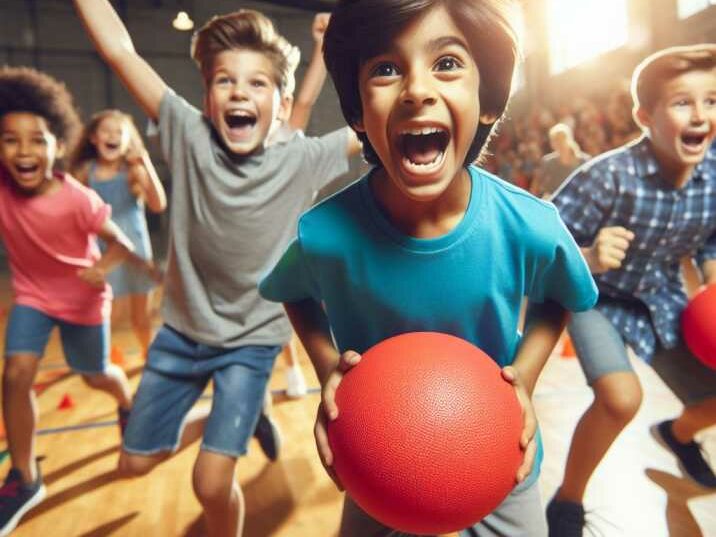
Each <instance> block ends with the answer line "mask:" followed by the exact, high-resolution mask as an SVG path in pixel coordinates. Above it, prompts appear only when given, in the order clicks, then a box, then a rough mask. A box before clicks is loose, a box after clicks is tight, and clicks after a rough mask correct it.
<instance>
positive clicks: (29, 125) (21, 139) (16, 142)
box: [0, 112, 63, 195]
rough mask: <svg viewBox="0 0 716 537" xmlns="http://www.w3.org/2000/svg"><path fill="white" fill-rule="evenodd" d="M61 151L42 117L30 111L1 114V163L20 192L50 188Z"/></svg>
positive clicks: (36, 192) (34, 191)
mask: <svg viewBox="0 0 716 537" xmlns="http://www.w3.org/2000/svg"><path fill="white" fill-rule="evenodd" d="M62 151H63V149H62V145H61V144H58V142H57V138H56V137H55V135H54V134H52V132H51V131H50V128H49V126H48V124H47V121H46V120H45V118H43V117H41V116H38V115H36V114H32V113H29V112H10V113H9V114H5V115H4V116H3V117H2V118H0V163H2V165H3V166H4V167H5V169H6V170H7V171H8V172H9V174H10V177H11V178H12V181H13V183H15V185H16V186H17V187H18V188H19V189H20V190H21V191H22V192H24V193H26V194H30V195H35V194H42V193H43V192H45V191H46V190H47V189H48V188H49V186H50V184H51V180H52V170H53V166H54V164H55V159H56V158H58V157H61V156H62Z"/></svg>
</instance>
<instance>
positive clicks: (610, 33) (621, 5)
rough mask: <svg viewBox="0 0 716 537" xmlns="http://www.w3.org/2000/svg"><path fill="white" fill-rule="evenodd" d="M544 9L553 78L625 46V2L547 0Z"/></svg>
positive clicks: (626, 27)
mask: <svg viewBox="0 0 716 537" xmlns="http://www.w3.org/2000/svg"><path fill="white" fill-rule="evenodd" d="M706 1H708V0H706ZM547 9H548V12H547V17H548V19H547V26H548V31H549V56H550V70H551V72H552V74H556V73H560V72H562V71H565V70H567V69H569V68H571V67H574V66H576V65H579V64H580V63H582V62H585V61H587V60H589V59H591V58H593V57H595V56H598V55H599V54H602V53H604V52H607V51H610V50H614V49H616V48H619V47H620V46H622V45H624V44H625V43H626V42H627V38H628V36H629V24H628V23H629V21H628V10H627V2H626V0H580V1H579V2H575V1H574V0H547Z"/></svg>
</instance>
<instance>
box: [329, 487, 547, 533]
mask: <svg viewBox="0 0 716 537" xmlns="http://www.w3.org/2000/svg"><path fill="white" fill-rule="evenodd" d="M546 536H547V522H546V520H545V514H544V509H543V508H542V499H541V497H540V493H539V486H538V485H537V481H535V482H533V483H532V484H531V485H529V486H528V487H524V488H523V487H520V486H518V487H515V489H514V490H513V491H512V492H511V493H510V495H509V496H507V498H505V499H504V501H503V502H502V503H501V504H500V505H498V506H497V509H495V510H494V511H493V512H492V513H490V514H489V515H487V516H486V517H485V518H483V519H482V520H481V521H480V522H479V523H478V524H475V525H474V526H472V527H471V528H468V529H465V530H462V531H461V532H460V537H546ZM338 537H412V536H411V535H410V534H407V533H401V532H399V531H396V530H393V529H391V528H388V527H387V526H384V525H383V524H381V523H380V522H378V521H377V520H375V519H374V518H372V517H371V516H370V515H368V514H367V513H366V512H365V511H363V510H362V509H361V508H360V507H358V505H356V503H355V502H354V501H353V500H352V499H351V498H350V497H349V496H348V495H347V494H346V497H345V501H344V502H343V516H342V517H341V529H340V531H339V532H338Z"/></svg>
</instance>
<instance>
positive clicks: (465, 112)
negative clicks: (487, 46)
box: [354, 7, 489, 201]
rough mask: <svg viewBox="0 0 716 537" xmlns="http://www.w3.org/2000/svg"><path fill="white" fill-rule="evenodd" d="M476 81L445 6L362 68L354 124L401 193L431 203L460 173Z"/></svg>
mask: <svg viewBox="0 0 716 537" xmlns="http://www.w3.org/2000/svg"><path fill="white" fill-rule="evenodd" d="M479 84H480V77H479V73H478V70H477V65H476V64H475V61H474V60H473V58H472V54H471V52H470V49H469V46H468V41H467V39H466V38H465V36H464V35H463V33H462V32H461V31H460V30H459V29H458V27H457V26H456V25H455V23H454V22H453V20H452V18H451V17H450V15H449V14H448V13H447V11H446V10H445V9H444V8H443V7H437V8H435V9H432V10H431V11H429V12H427V13H426V14H425V15H424V16H422V17H420V18H419V19H416V20H415V21H413V22H412V23H411V24H409V25H408V26H407V27H406V28H404V29H403V31H401V32H400V33H399V34H398V35H397V36H396V38H395V39H394V40H393V41H392V42H391V48H390V49H389V50H387V51H385V52H384V53H382V54H380V55H378V56H376V57H373V58H370V59H369V60H368V61H366V62H365V63H364V64H363V65H362V66H361V68H360V72H359V89H360V97H361V105H362V117H361V120H360V121H359V122H357V123H356V124H355V125H354V127H355V128H356V129H357V130H359V131H363V132H365V133H366V135H367V136H368V139H369V140H370V143H371V145H372V146H373V148H374V149H375V152H376V154H377V155H378V157H379V158H380V161H381V164H382V165H383V169H384V170H385V173H386V174H387V175H388V176H389V177H390V180H391V181H390V182H391V183H392V185H393V187H394V188H397V189H398V190H399V191H400V192H401V193H402V194H403V195H404V196H407V197H409V198H411V199H413V200H416V201H430V200H433V199H436V198H438V197H440V196H441V195H442V194H443V193H444V192H445V190H446V189H447V188H448V187H449V186H450V184H451V182H452V180H453V178H455V177H456V176H458V174H460V173H461V171H462V170H463V169H464V160H465V156H466V154H467V151H468V149H469V147H470V144H471V143H472V141H473V139H474V137H475V132H476V130H477V127H478V123H479V121H480V103H479V99H478V90H479ZM483 120H485V122H489V119H488V118H483Z"/></svg>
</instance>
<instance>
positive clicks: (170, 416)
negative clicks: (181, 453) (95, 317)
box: [124, 325, 281, 457]
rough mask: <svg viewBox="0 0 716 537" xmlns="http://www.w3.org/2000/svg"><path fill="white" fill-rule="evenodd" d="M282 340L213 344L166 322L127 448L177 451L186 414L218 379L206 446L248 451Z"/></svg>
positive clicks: (151, 352)
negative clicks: (275, 342) (267, 343)
mask: <svg viewBox="0 0 716 537" xmlns="http://www.w3.org/2000/svg"><path fill="white" fill-rule="evenodd" d="M280 351H281V347H280V346H260V345H247V346H244V347H237V348H230V349H225V348H220V347H211V346H208V345H204V344H202V343H197V342H195V341H193V340H191V339H189V338H188V337H186V336H184V335H182V334H180V333H179V332H177V331H176V330H174V329H172V328H170V327H168V326H166V325H164V326H163V327H162V328H161V329H160V330H159V332H158V333H157V336H156V337H155V338H154V342H153V343H152V345H151V347H150V348H149V353H148V356H147V363H146V365H145V368H144V373H143V374H142V380H141V381H140V383H139V388H138V389H137V393H136V394H135V396H134V403H133V406H132V412H131V414H130V416H129V421H128V423H127V428H126V430H125V433H124V450H125V451H127V452H128V453H134V454H139V455H152V454H155V453H161V452H167V451H174V450H176V449H177V447H178V446H179V442H180V438H181V432H182V428H183V424H184V418H185V417H186V415H187V413H188V412H189V410H190V409H191V407H192V406H194V403H195V402H196V401H197V399H199V397H200V396H201V394H202V393H203V392H204V390H205V388H206V386H207V384H208V383H209V381H210V380H211V381H213V385H214V395H213V399H212V405H211V412H210V414H209V417H208V418H207V422H206V425H205V427H204V438H203V441H202V444H201V448H202V449H203V450H206V451H213V452H216V453H221V454H224V455H228V456H231V457H238V456H240V455H243V454H245V453H246V446H247V444H248V441H249V439H250V438H251V436H252V435H253V432H254V428H255V427H256V421H257V420H258V416H259V413H260V411H261V408H262V405H263V400H264V393H265V391H266V385H267V383H268V379H269V377H270V375H271V370H272V369H273V364H274V361H275V360H276V356H277V355H278V353H279V352H280Z"/></svg>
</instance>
